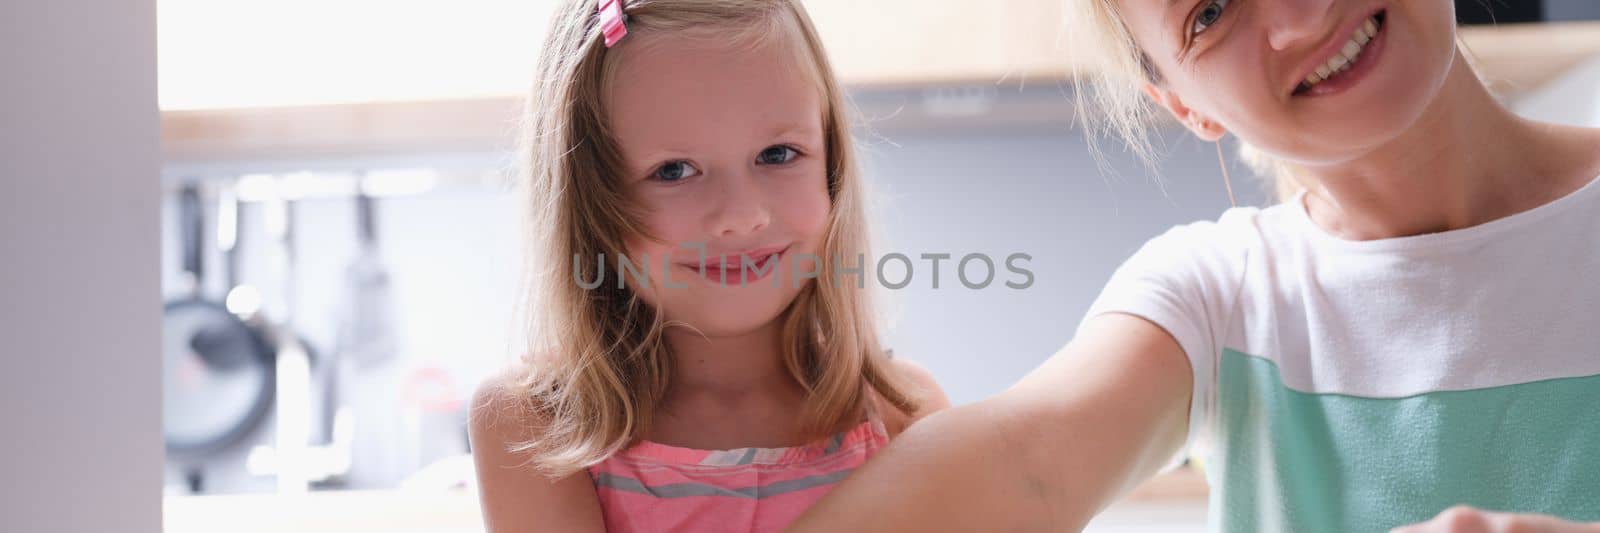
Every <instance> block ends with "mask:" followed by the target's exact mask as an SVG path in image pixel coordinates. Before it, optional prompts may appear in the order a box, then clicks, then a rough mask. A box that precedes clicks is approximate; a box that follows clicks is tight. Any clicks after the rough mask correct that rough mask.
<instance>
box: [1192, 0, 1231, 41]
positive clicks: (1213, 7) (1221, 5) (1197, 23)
mask: <svg viewBox="0 0 1600 533" xmlns="http://www.w3.org/2000/svg"><path fill="white" fill-rule="evenodd" d="M1227 7H1228V0H1208V1H1207V2H1206V5H1205V7H1202V8H1200V12H1199V13H1196V14H1195V16H1194V26H1193V27H1192V28H1191V29H1190V33H1191V34H1198V33H1200V32H1203V31H1206V28H1209V27H1211V25H1212V24H1216V23H1217V19H1220V18H1222V11H1223V10H1224V9H1227Z"/></svg>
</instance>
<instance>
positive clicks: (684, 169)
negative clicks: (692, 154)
mask: <svg viewBox="0 0 1600 533" xmlns="http://www.w3.org/2000/svg"><path fill="white" fill-rule="evenodd" d="M699 175H700V170H699V169H696V168H694V165H690V164H689V162H688V161H668V162H667V163H666V164H664V165H661V168H658V169H656V171H655V173H654V174H651V177H653V178H655V179H658V180H661V181H667V182H672V181H680V180H684V179H688V178H692V177H695V176H699Z"/></svg>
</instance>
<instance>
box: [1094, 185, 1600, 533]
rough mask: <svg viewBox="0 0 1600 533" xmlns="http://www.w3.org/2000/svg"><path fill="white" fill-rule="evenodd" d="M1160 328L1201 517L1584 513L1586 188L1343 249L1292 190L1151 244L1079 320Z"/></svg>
mask: <svg viewBox="0 0 1600 533" xmlns="http://www.w3.org/2000/svg"><path fill="white" fill-rule="evenodd" d="M1107 312H1122V313H1128V314H1133V315H1137V316H1140V317H1143V318H1145V319H1148V320H1150V321H1152V322H1154V323H1155V324H1157V325H1159V326H1161V327H1162V328H1164V329H1166V330H1167V331H1168V332H1169V333H1171V334H1172V336H1173V337H1174V338H1176V339H1177V341H1178V343H1179V344H1180V345H1181V346H1182V347H1183V349H1184V351H1185V352H1186V353H1187V354H1188V357H1189V361H1190V364H1191V365H1192V367H1193V370H1194V397H1193V401H1192V403H1191V408H1190V414H1189V421H1190V424H1189V427H1190V434H1189V445H1190V449H1189V450H1187V451H1186V453H1192V454H1194V455H1195V456H1196V457H1200V458H1202V459H1203V460H1204V462H1205V465H1206V469H1207V477H1208V479H1209V481H1210V483H1211V486H1212V488H1213V498H1212V501H1211V517H1212V518H1211V520H1212V529H1213V530H1223V531H1296V532H1300V531H1340V532H1344V531H1356V532H1364V531H1388V529H1389V528H1391V527H1395V526H1399V525H1404V524H1408V523H1413V522H1419V521H1423V520H1427V519H1429V518H1431V517H1433V516H1434V515H1435V514H1437V513H1439V512H1440V511H1442V510H1444V509H1446V508H1448V507H1450V506H1452V505H1456V504H1465V505H1472V506H1475V507H1479V508H1486V509H1492V510H1504V511H1517V512H1537V513H1544V514H1552V515H1556V516H1560V517H1564V518H1567V519H1571V520H1584V521H1600V180H1596V181H1595V182H1591V183H1590V184H1589V185H1587V186H1586V187H1584V188H1583V189H1581V190H1579V191H1577V192H1574V193H1572V194H1570V195H1568V196H1566V197H1563V198H1561V199H1559V200H1556V201H1555V202H1552V203H1549V204H1546V205H1544V206H1541V207H1538V208H1535V209H1533V210H1530V211H1526V212H1523V213H1519V214H1516V215H1513V216H1510V217H1506V218H1503V219H1499V220H1495V221H1492V222H1489V223H1486V224H1482V225H1478V226H1474V227H1471V228H1466V229H1461V230H1456V231H1449V232H1444V233H1435V234H1429V235H1419V236H1414V237H1403V238H1394V239H1382V240H1375V241H1360V242H1357V241H1347V240H1342V239H1339V238H1336V237H1333V236H1331V235H1329V234H1327V233H1325V232H1323V231H1322V230H1321V229H1320V228H1318V227H1317V226H1315V225H1314V224H1313V223H1312V222H1311V220H1310V219H1309V218H1308V217H1307V215H1306V213H1305V210H1304V207H1303V205H1302V203H1301V202H1300V201H1299V200H1298V199H1297V200H1296V201H1293V202H1287V203H1284V204H1281V205H1277V206H1273V207H1269V208H1266V209H1254V208H1249V209H1233V210H1229V211H1228V212H1227V213H1225V214H1223V215H1222V218H1221V219H1219V220H1218V221H1217V222H1202V223H1196V224H1190V225H1186V226H1180V227H1177V228H1173V229H1172V230H1170V231H1168V232H1167V233H1165V234H1163V235H1161V236H1159V237H1157V238H1155V239H1152V240H1151V241H1150V242H1148V243H1146V244H1145V246H1144V247H1143V248H1142V249H1140V250H1139V252H1138V253H1137V254H1135V255H1134V256H1133V257H1132V258H1131V259H1129V260H1128V262H1127V263H1125V264H1124V265H1123V266H1122V267H1121V268H1119V269H1118V270H1117V273H1116V274H1115V275H1114V276H1113V277H1112V279H1111V281H1110V283H1109V284H1108V285H1107V286H1106V289H1105V291H1104V293H1102V294H1101V296H1100V298H1099V299H1098V300H1097V301H1096V302H1095V304H1094V306H1093V308H1092V309H1091V311H1090V313H1089V316H1091V317H1092V316H1095V315H1097V314H1101V313H1107Z"/></svg>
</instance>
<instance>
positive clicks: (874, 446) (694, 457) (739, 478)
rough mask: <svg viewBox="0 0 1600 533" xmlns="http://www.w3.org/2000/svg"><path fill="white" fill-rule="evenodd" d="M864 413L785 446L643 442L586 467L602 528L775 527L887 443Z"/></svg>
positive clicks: (612, 532)
mask: <svg viewBox="0 0 1600 533" xmlns="http://www.w3.org/2000/svg"><path fill="white" fill-rule="evenodd" d="M866 403H867V409H866V412H867V420H866V421H865V422H862V423H861V424H859V425H857V426H856V427H854V428H852V429H849V430H846V431H844V432H841V433H839V434H837V435H834V436H833V437H832V438H829V439H825V440H821V441H818V442H814V443H811V444H807V445H803V446H795V447H789V448H741V449H735V450H694V449H689V448H679V447H674V446H667V445H664V444H659V443H655V442H650V441H641V442H639V443H638V444H635V445H633V446H631V447H629V448H628V449H626V450H623V451H622V452H620V453H618V454H616V455H614V456H612V457H611V458H609V459H606V460H605V461H603V462H601V463H600V464H597V465H595V466H592V467H590V468H589V475H590V476H591V477H592V478H593V479H594V486H595V491H596V493H597V494H598V495H599V496H600V508H601V511H602V513H603V514H604V515H605V524H606V531H607V532H608V533H629V532H665V531H694V532H700V531H710V532H741V533H742V532H768V531H771V532H777V531H781V530H782V529H783V528H784V527H786V526H788V525H789V523H790V522H793V521H794V520H795V519H796V518H799V516H800V514H801V513H803V512H805V510H806V509H809V508H810V507H811V506H812V504H815V503H816V502H817V500H820V499H822V497H823V496H824V495H826V494H827V493H828V491H829V490H831V489H832V488H833V486H834V485H835V484H837V483H838V482H839V481H841V480H843V479H844V478H845V476H847V475H849V474H850V472H851V471H853V470H855V469H856V467H859V466H861V464H862V463H864V462H866V460H867V458H869V457H871V456H872V455H874V454H876V453H877V452H878V450H879V449H882V448H883V446H884V445H885V444H888V442H889V435H888V433H887V431H886V430H885V429H884V426H883V421H882V420H881V419H880V418H879V417H878V416H877V415H876V412H875V410H874V409H873V408H872V403H873V402H872V401H870V400H869V401H867V402H866Z"/></svg>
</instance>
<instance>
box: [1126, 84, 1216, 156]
mask: <svg viewBox="0 0 1600 533" xmlns="http://www.w3.org/2000/svg"><path fill="white" fill-rule="evenodd" d="M1140 89H1141V90H1143V91H1144V94H1145V96H1149V97H1150V99H1151V100H1155V102H1156V103H1157V104H1160V105H1161V107H1163V108H1166V110H1167V112H1168V113H1172V117H1173V118H1176V119H1178V122H1181V123H1183V127H1185V128H1189V131H1191V132H1194V134H1195V136H1196V137H1199V138H1200V139H1202V140H1204V141H1206V142H1217V140H1218V139H1221V138H1222V136H1223V135H1227V133H1228V130H1227V129H1226V128H1223V127H1222V125H1221V124H1218V123H1217V122H1216V121H1214V120H1211V119H1208V118H1206V117H1205V116H1203V115H1201V114H1200V113H1199V112H1197V111H1195V110H1193V109H1190V108H1189V107H1188V106H1185V105H1183V100H1182V99H1180V98H1178V94H1177V93H1174V92H1172V91H1169V90H1167V89H1163V88H1160V87H1157V86H1156V85H1155V84H1153V83H1145V84H1144V85H1143V86H1142V87H1140Z"/></svg>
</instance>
